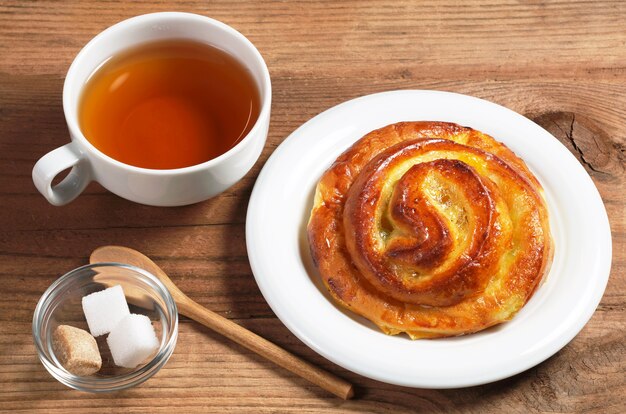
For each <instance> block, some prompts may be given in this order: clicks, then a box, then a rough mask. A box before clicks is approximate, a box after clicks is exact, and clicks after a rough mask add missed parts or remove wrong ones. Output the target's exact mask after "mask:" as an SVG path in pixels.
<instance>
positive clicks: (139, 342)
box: [107, 313, 159, 368]
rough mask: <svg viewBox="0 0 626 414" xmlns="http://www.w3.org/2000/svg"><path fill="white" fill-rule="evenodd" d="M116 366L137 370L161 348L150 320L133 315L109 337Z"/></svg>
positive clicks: (126, 318)
mask: <svg viewBox="0 0 626 414" xmlns="http://www.w3.org/2000/svg"><path fill="white" fill-rule="evenodd" d="M107 344H109V349H110V350H111V355H112V356H113V362H115V365H118V366H120V367H125V368H135V367H136V366H137V365H139V364H140V363H142V362H143V361H145V360H146V359H147V358H148V357H149V356H151V355H152V354H153V353H154V352H155V351H156V350H157V349H158V348H159V340H158V339H157V337H156V334H155V333H154V328H153V327H152V322H150V318H148V317H147V316H145V315H136V314H134V313H133V314H131V315H128V316H126V317H125V318H124V319H122V320H121V321H120V322H119V323H118V324H117V326H116V327H115V328H113V330H112V331H111V333H110V334H109V336H108V337H107Z"/></svg>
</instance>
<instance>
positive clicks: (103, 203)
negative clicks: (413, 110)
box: [0, 0, 626, 413]
mask: <svg viewBox="0 0 626 414" xmlns="http://www.w3.org/2000/svg"><path fill="white" fill-rule="evenodd" d="M153 3H156V2H129V1H102V2H93V3H91V2H79V1H64V2H21V1H0V154H1V157H2V162H1V163H0V229H1V230H0V274H1V277H2V282H1V286H2V287H1V292H2V296H1V297H0V410H23V411H29V412H30V411H34V410H42V411H46V412H58V413H65V412H70V411H72V410H76V411H78V412H91V411H110V410H112V409H115V411H118V412H121V411H132V412H140V411H146V412H172V411H173V410H177V411H178V412H192V411H198V412H263V413H269V412H292V411H303V412H311V413H320V412H390V413H399V412H446V413H454V412H469V413H486V412H507V413H526V412H531V411H544V412H597V413H609V412H615V413H618V412H625V411H626V406H625V405H624V404H625V403H624V401H625V399H626V380H625V375H626V374H625V371H626V357H625V354H626V352H625V351H626V350H625V345H624V344H625V343H626V335H625V331H626V314H625V312H624V305H625V304H626V294H625V292H626V271H625V270H626V251H625V246H626V237H625V232H626V210H625V207H624V206H625V201H626V197H625V195H624V192H625V190H626V186H625V182H626V179H625V171H624V169H625V163H624V159H625V155H626V154H625V151H626V147H625V142H626V23H625V22H626V3H625V2H622V1H606V2H597V3H591V2H576V1H574V2H572V1H561V2H549V3H548V2H546V3H544V2H540V1H533V2H524V1H520V2H517V1H509V2H506V3H502V4H501V3H499V2H497V1H494V0H492V1H487V2H471V4H466V5H457V4H456V3H460V2H456V1H449V2H447V3H444V2H439V1H429V2H421V3H420V2H411V1H389V2H382V1H381V2H336V1H329V2H306V3H301V4H296V3H288V2H275V1H258V0H257V1H253V2H230V1H219V2H204V1H186V2H179V4H172V3H173V2H169V3H170V4H165V3H158V4H153ZM172 9H174V10H180V11H190V12H196V13H199V14H203V15H207V16H211V17H214V18H216V19H219V20H221V21H224V22H226V23H228V24H230V25H232V26H233V27H235V28H236V29H238V30H239V31H241V32H242V33H243V34H245V35H246V36H248V37H249V38H250V40H252V42H254V43H255V44H256V46H257V47H258V48H259V50H260V51H261V53H262V54H263V56H264V57H265V59H266V61H267V64H268V66H269V68H270V72H271V76H272V82H273V88H274V102H273V108H272V119H271V127H270V135H269V139H268V143H267V146H266V148H265V150H264V152H263V154H262V156H261V159H260V160H259V162H258V163H257V164H256V165H255V167H254V168H253V170H252V171H251V172H250V173H249V174H248V175H247V176H246V177H245V178H244V179H243V180H242V181H241V182H240V183H239V184H237V185H236V186H235V187H233V188H232V189H230V190H228V191H226V192H225V193H224V194H222V195H220V196H219V197H216V198H214V199H212V200H209V201H206V202H204V203H199V204H196V205H192V206H188V207H181V208H154V207H147V206H142V205H138V204H133V203H131V202H128V201H126V200H123V199H120V198H118V197H116V196H114V195H112V194H111V193H109V192H107V191H106V190H104V189H103V188H102V187H100V186H99V185H98V184H91V185H90V186H89V187H88V189H87V190H86V192H85V194H83V195H81V196H80V197H79V198H78V199H77V200H76V201H74V202H73V203H71V204H69V205H67V206H64V207H53V206H51V205H49V204H48V203H47V202H46V201H45V200H44V198H43V197H42V196H41V195H40V194H39V193H37V191H36V190H35V187H34V185H33V183H32V181H31V169H32V166H33V164H34V163H35V161H36V160H37V159H38V158H39V157H41V156H42V155H43V154H45V153H46V152H48V151H50V150H52V149H53V148H55V147H57V146H60V145H63V144H64V143H66V142H67V141H68V133H67V130H66V126H65V121H64V117H63V111H62V106H61V90H62V85H63V78H64V76H65V73H66V71H67V68H68V66H69V64H70V63H71V61H72V59H73V58H74V56H75V55H76V53H77V52H78V51H79V50H80V48H81V47H82V46H83V45H84V44H85V43H86V42H87V41H88V40H89V39H90V38H91V37H93V36H94V35H95V34H97V33H98V32H100V31H101V30H103V29H105V28H106V27H107V26H110V25H112V24H113V23H115V22H118V21H120V20H123V19H125V18H128V17H131V16H134V15H138V14H143V13H148V12H154V11H163V10H172ZM401 88H418V89H440V90H447V91H455V92H460V93H466V94H470V95H474V96H478V97H481V98H485V99H488V100H491V101H494V102H497V103H499V104H502V105H505V106H508V107H509V108H512V109H513V110H515V111H518V112H520V113H522V114H525V115H526V116H528V117H530V118H531V119H533V120H535V121H536V122H537V123H539V124H541V125H542V126H544V127H545V128H546V129H548V130H549V131H550V132H552V133H553V134H554V135H555V136H556V137H557V138H559V140H561V142H563V144H564V145H565V146H566V147H567V148H568V149H570V150H571V151H572V152H573V153H574V155H575V156H576V157H577V158H578V159H579V161H580V162H581V163H582V164H583V165H584V166H585V168H586V169H587V171H588V172H589V174H590V175H591V177H592V178H593V180H594V182H595V183H596V185H597V186H598V189H599V190H600V193H601V195H602V197H603V199H604V202H605V205H606V208H607V210H608V213H609V218H610V221H611V228H612V231H613V267H612V273H611V278H610V280H609V284H608V287H607V290H606V293H605V295H604V298H603V299H602V302H601V304H600V306H599V308H598V310H597V311H596V313H595V314H594V316H593V318H592V319H591V321H590V322H589V324H588V325H587V326H586V327H585V328H584V329H583V330H582V332H581V333H580V334H579V335H578V336H577V337H576V338H575V339H574V340H573V341H572V342H571V343H570V344H569V345H567V346H566V347H565V348H564V349H563V350H562V351H560V352H559V353H557V354H556V355H555V356H553V357H552V358H550V359H548V360H547V361H546V362H544V363H542V364H540V365H539V366H538V367H535V368H533V369H530V370H528V371H526V372H524V373H521V374H519V375H516V376H514V377H512V378H509V379H506V380H503V381H500V382H497V383H494V384H489V385H484V386H479V387H473V388H466V389H457V390H442V391H439V390H424V389H411V388H403V387H397V386H392V385H387V384H383V383H380V382H377V381H373V380H369V379H367V378H363V377H361V376H358V375H356V374H353V373H350V372H347V371H346V370H344V369H342V368H340V367H338V366H336V365H334V364H332V363H330V362H328V361H326V360H324V359H323V358H322V357H320V356H319V355H317V354H316V353H315V352H313V351H312V350H310V349H309V348H307V347H306V346H305V345H304V344H302V343H301V342H300V341H299V340H298V339H296V338H295V337H294V336H293V335H292V334H291V333H290V332H289V331H288V330H287V328H285V326H283V325H282V323H281V322H280V321H279V320H278V319H277V318H276V317H275V316H274V314H273V313H272V311H271V310H270V308H269V306H268V305H267V303H266V302H265V301H264V299H263V297H262V296H261V293H260V292H259V289H258V288H257V285H256V283H255V281H254V278H253V276H252V273H251V270H250V266H249V264H248V259H247V256H246V248H245V243H244V227H245V213H246V207H247V203H248V198H249V196H250V191H251V190H252V187H253V185H254V181H255V178H256V177H257V175H258V173H259V170H260V169H261V167H262V166H263V164H264V162H265V161H266V160H267V158H268V156H269V155H270V154H271V153H272V151H274V149H275V148H276V147H277V145H279V144H280V143H281V142H282V141H283V140H284V139H285V138H286V137H287V136H288V135H289V133H291V132H292V131H293V130H294V129H295V128H296V127H298V126H299V125H300V124H302V123H303V122H305V121H306V120H308V119H309V118H311V117H312V116H314V115H316V114H317V113H319V112H321V111H323V110H324V109H326V108H329V107H331V106H333V105H336V104H338V103H340V102H342V101H345V100H347V99H351V98H354V97H357V96H360V95H364V94H369V93H373V92H379V91H384V90H390V89H401ZM104 244H121V245H126V246H130V247H133V248H136V249H138V250H140V251H142V252H144V253H146V254H148V255H149V256H151V257H152V258H153V259H154V260H155V261H156V262H157V263H158V264H160V265H161V266H162V267H163V268H164V269H165V270H166V271H167V272H168V273H169V274H170V275H171V276H172V278H173V279H174V281H175V282H177V283H178V284H179V286H180V287H181V288H182V290H183V291H185V292H187V293H188V294H189V296H191V297H192V298H193V299H195V300H196V301H198V302H199V303H201V304H203V305H204V306H206V307H208V308H210V309H212V310H214V311H216V312H218V313H220V314H222V315H224V316H226V317H228V318H231V319H232V320H234V321H236V322H237V323H240V324H241V325H243V326H245V327H247V328H249V329H250V330H252V331H254V332H256V333H258V334H260V335H262V336H264V337H266V338H268V339H270V340H272V341H274V342H275V343H277V344H279V345H281V346H283V347H285V348H286V349H288V350H290V351H292V352H293V353H295V354H297V355H300V356H302V357H303V358H305V359H307V360H309V361H311V362H313V363H315V364H318V365H320V366H322V367H324V368H326V369H328V370H330V371H332V372H334V373H336V374H337V375H339V376H342V377H344V378H346V379H349V380H351V381H353V382H354V383H355V384H356V385H357V387H358V390H357V395H356V398H355V399H354V400H351V401H342V400H339V399H337V398H334V397H332V396H331V395H329V394H327V393H326V392H324V391H322V390H320V389H319V388H317V387H315V386H312V385H311V384H309V383H308V382H306V381H304V380H302V379H300V378H298V377H296V376H294V375H292V374H291V373H289V372H287V371H285V370H283V369H280V368H277V367H276V366H274V365H273V364H271V363H269V362H267V361H265V360H263V359H261V358H259V357H257V356H256V355H254V354H251V353H250V352H249V351H247V350H245V349H243V348H242V347H240V346H237V345H234V344H233V343H231V342H229V341H228V340H225V339H223V338H221V337H219V336H218V335H216V334H214V333H212V332H210V331H209V330H207V329H204V328H202V327H200V326H199V325H198V324H196V323H194V322H192V321H189V320H187V319H185V318H181V324H180V335H179V341H178V346H177V348H176V351H175V353H174V355H173V357H172V359H171V360H170V362H169V363H168V365H167V366H166V367H165V368H164V369H163V370H162V371H161V372H159V373H158V374H157V375H156V376H155V377H154V378H152V379H151V380H149V381H148V382H147V383H145V384H143V385H142V386H140V387H137V388H135V389H132V390H127V391H124V392H118V393H114V394H107V395H95V394H87V393H82V392H78V391H73V390H70V389H68V388H66V387H64V386H63V385H61V384H60V383H58V382H56V381H55V380H54V379H52V377H51V376H50V375H49V374H48V373H47V372H46V371H45V369H44V368H43V366H42V365H41V364H40V362H39V360H38V359H37V356H36V354H35V349H34V346H33V342H32V338H31V318H32V315H33V310H34V308H35V304H36V302H37V300H38V299H39V297H40V295H41V294H42V293H43V291H44V290H45V289H46V288H47V287H48V285H50V283H51V282H52V281H53V280H55V278H57V277H58V276H59V275H61V274H63V273H64V272H66V271H68V270H70V269H73V268H75V267H77V266H80V265H82V264H85V263H86V262H87V258H88V256H89V253H90V252H91V251H92V250H93V249H94V248H96V247H98V246H100V245H104ZM591 259H592V258H590V260H591Z"/></svg>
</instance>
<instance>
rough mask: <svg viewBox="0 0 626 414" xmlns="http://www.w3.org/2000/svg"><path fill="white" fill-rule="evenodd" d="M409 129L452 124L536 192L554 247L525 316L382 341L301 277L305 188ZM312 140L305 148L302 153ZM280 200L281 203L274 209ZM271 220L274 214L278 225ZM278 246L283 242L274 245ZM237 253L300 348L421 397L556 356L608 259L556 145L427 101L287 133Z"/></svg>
mask: <svg viewBox="0 0 626 414" xmlns="http://www.w3.org/2000/svg"><path fill="white" fill-rule="evenodd" d="M411 114H416V115H415V116H413V117H411ZM420 114H421V115H420ZM418 120H428V121H448V122H456V123H459V124H461V125H466V126H470V127H472V128H475V129H478V130H480V131H482V132H485V133H487V134H489V135H492V136H493V137H495V138H496V139H497V140H498V141H501V142H504V143H505V144H506V145H507V146H509V148H511V149H512V150H513V151H514V152H515V153H516V154H518V155H519V156H520V157H521V158H522V159H524V161H525V162H526V163H527V164H528V165H529V167H530V168H531V170H532V171H533V172H534V173H535V175H536V176H537V178H538V179H539V181H540V182H541V184H542V185H543V187H544V190H545V193H546V198H547V200H548V206H549V210H550V221H551V228H552V232H553V238H554V240H555V255H554V261H553V264H552V268H551V270H550V272H549V274H548V275H547V277H545V278H544V280H545V282H544V283H542V286H540V287H539V288H538V289H537V291H536V292H535V294H534V295H533V297H532V298H531V299H530V300H529V302H528V303H527V304H526V305H525V307H524V308H522V310H521V311H520V312H519V313H518V314H517V315H516V316H515V317H514V318H513V319H512V320H511V321H509V322H506V323H504V324H501V325H498V326H497V327H495V328H490V329H488V330H486V331H482V332H478V333H475V334H471V335H466V336H461V337H455V338H444V339H435V340H417V341H411V340H409V339H408V338H407V337H405V336H404V335H399V336H393V337H392V336H387V335H384V334H383V333H382V332H380V330H378V329H377V328H375V327H373V325H372V324H371V323H369V322H368V321H365V320H364V319H363V318H360V317H358V316H355V315H353V314H351V313H350V312H349V311H346V310H343V309H340V308H339V307H338V306H337V305H336V304H335V303H334V301H332V300H331V299H330V296H329V295H328V293H327V292H326V291H325V287H324V286H323V285H320V284H321V281H320V280H319V275H317V274H311V273H315V269H312V268H311V264H310V258H308V257H307V256H308V244H307V246H305V247H303V242H302V236H303V228H305V227H306V221H307V220H308V215H309V213H310V209H311V207H312V205H311V204H310V203H311V200H312V188H313V189H314V187H315V185H317V182H318V181H319V178H320V176H321V174H322V173H323V171H325V170H326V169H327V168H328V167H329V166H330V164H331V163H332V162H333V161H334V160H335V158H336V157H337V156H338V155H339V154H341V153H342V152H343V151H344V150H345V149H347V148H348V147H349V146H350V145H352V143H354V142H355V141H356V140H357V139H359V138H361V137H362V136H363V135H364V134H365V133H367V132H369V131H371V130H373V129H376V128H379V127H382V126H385V125H388V124H391V123H394V122H399V121H418ZM520 137H521V138H520ZM311 140H313V141H314V144H315V145H313V146H311V145H310V143H311ZM307 144H308V145H307ZM306 168H310V170H315V171H310V170H309V171H307V170H306ZM309 172H310V173H309ZM299 179H302V180H304V181H305V182H304V184H301V183H300V182H298V181H297V180H299ZM311 185H312V186H313V187H312V188H311ZM565 200H567V201H568V202H567V203H565ZM281 201H286V203H283V204H285V205H284V206H283V205H282V204H281V203H280V202H281ZM572 202H574V203H573V204H572ZM286 204H295V207H293V208H287V206H286ZM566 207H567V208H566ZM270 209H274V210H275V209H280V211H279V213H280V214H279V213H272V212H271V211H272V210H270ZM294 214H295V216H294ZM303 226H304V227H303ZM283 233H285V234H283ZM284 235H286V236H288V237H283V238H282V239H281V238H280V237H281V236H284ZM294 237H296V238H295V239H294ZM294 244H296V245H297V246H294ZM246 245H247V250H248V258H249V261H250V265H251V268H252V272H253V274H254V277H255V279H256V282H257V284H258V286H259V288H260V290H261V293H262V294H263V296H264V298H265V300H266V301H267V303H268V304H269V305H270V307H271V308H272V310H273V311H274V313H275V314H276V315H277V316H278V318H279V319H280V320H281V321H282V322H283V324H285V326H286V327H287V328H288V329H289V330H290V331H291V332H292V333H293V334H294V335H296V336H297V337H298V338H299V339H300V340H301V341H302V342H304V343H305V344H306V345H307V346H309V347H310V348H312V349H313V350H314V351H316V352H317V353H318V354H320V355H322V356H324V357H325V358H327V359H329V360H330V361H332V362H334V363H336V364H338V365H340V366H342V367H344V368H346V369H348V370H350V371H353V372H355V373H358V374H360V375H363V376H366V377H369V378H372V379H375V380H379V381H383V382H387V383H391V384H396V385H402V386H409V387H421V388H460V387H467V386H474V385H480V384H485V383H489V382H493V381H497V380H500V379H504V378H507V377H510V376H512V375H515V374H517V373H520V372H522V371H525V370H527V369H529V368H531V367H533V366H535V365H537V364H539V363H541V362H542V361H544V360H546V359H547V358H549V357H550V356H552V355H554V354H555V353H556V352H558V351H559V350H560V349H561V348H562V347H564V346H565V345H566V344H567V343H568V342H570V341H571V340H572V339H573V338H574V337H575V336H576V335H577V334H578V333H579V332H580V330H581V329H582V328H583V327H584V326H585V324H586V323H587V322H588V320H589V319H590V318H591V316H592V314H593V313H594V311H595V309H596V307H597V306H598V304H599V302H600V300H601V298H602V295H603V293H604V290H605V288H606V284H607V282H608V277H609V273H610V267H611V257H612V254H611V250H612V244H611V232H610V226H609V222H608V216H607V214H606V210H605V208H604V204H603V202H602V199H601V197H600V194H599V193H598V191H597V189H596V187H595V185H594V184H593V181H592V180H591V177H589V175H588V174H587V172H586V171H585V170H584V168H583V167H582V165H580V163H579V162H578V161H577V160H576V158H575V157H574V156H573V155H572V154H571V153H570V152H569V150H567V148H565V147H564V146H563V145H562V144H561V143H560V142H559V141H558V140H557V139H556V138H555V137H553V136H552V135H551V134H550V133H549V132H547V131H546V130H544V129H543V128H541V127H540V126H539V125H537V124H535V123H534V122H532V121H531V120H529V119H527V118H525V117H524V116H522V115H520V114H518V113H516V112H514V111H512V110H510V109H508V108H505V107H503V106H501V105H498V104H495V103H492V102H489V101H486V100H483V99H480V98H475V97H471V96H467V95H462V94H457V93H453V92H443V91H429V90H397V91H388V92H380V93H376V94H372V95H366V96H362V97H359V98H355V99H352V100H349V101H346V102H343V103H341V104H339V105H336V106H334V107H332V108H330V109H327V110H326V111H324V112H322V113H320V114H318V115H317V116H315V117H313V118H311V119H310V120H309V121H307V122H305V123H304V124H303V125H301V126H300V127H299V128H297V129H296V130H295V131H294V132H293V133H291V135H289V137H287V138H286V139H285V140H284V141H283V142H282V143H281V144H280V145H279V146H278V148H277V149H276V150H275V151H274V153H273V154H272V155H271V156H270V157H269V159H268V161H267V162H266V164H265V166H264V167H263V169H262V171H261V173H260V174H259V177H258V178H257V181H256V183H255V186H254V189H253V191H252V194H251V196H250V202H249V205H248V212H247V217H246ZM294 251H295V254H286V255H285V253H294ZM582 253H585V255H584V256H583V255H582ZM585 257H588V258H592V259H593V260H584V258H585ZM584 275H586V276H584ZM572 286H573V287H572ZM565 304H567V308H566V307H565ZM320 321H321V322H320Z"/></svg>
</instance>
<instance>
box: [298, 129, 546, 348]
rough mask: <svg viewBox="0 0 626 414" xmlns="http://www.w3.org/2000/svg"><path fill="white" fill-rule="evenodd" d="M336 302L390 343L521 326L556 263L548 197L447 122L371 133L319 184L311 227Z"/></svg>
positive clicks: (517, 165) (487, 142) (488, 143)
mask: <svg viewBox="0 0 626 414" xmlns="http://www.w3.org/2000/svg"><path fill="white" fill-rule="evenodd" d="M308 237H309V243H310V248H311V253H312V256H313V260H314V262H315V264H316V266H317V268H318V270H319V273H320V274H321V277H322V279H323V281H324V284H325V285H326V287H327V288H328V291H329V292H330V294H331V295H332V297H333V298H334V299H335V300H336V301H337V302H338V303H339V304H340V305H342V306H343V307H345V308H347V309H349V310H351V311H353V312H355V313H357V314H359V315H362V316H364V317H365V318H367V319H369V320H371V321H372V322H374V323H375V324H376V325H378V326H379V327H380V329H381V330H382V331H383V332H385V333H386V334H390V335H395V334H398V333H401V332H406V333H407V334H408V335H409V336H410V337H411V338H413V339H417V338H436V337H446V336H456V335H463V334H468V333H472V332H476V331H480V330H482V329H485V328H487V327H489V326H493V325H496V324H499V323H501V322H504V321H507V320H509V319H511V318H512V317H513V316H514V315H515V314H516V313H517V312H518V311H519V310H520V309H521V308H522V306H524V304H526V302H527V301H528V300H529V299H530V297H531V296H532V294H533V292H534V291H535V289H536V288H537V286H538V285H539V283H540V282H541V280H542V278H543V277H544V274H546V273H547V270H548V268H549V265H550V262H551V260H552V250H553V248H552V238H551V235H550V227H549V221H548V210H547V206H546V202H545V199H544V197H543V190H542V188H541V185H540V184H539V182H538V181H537V179H536V178H535V177H534V176H533V174H532V173H531V172H530V171H529V169H528V167H526V164H524V162H523V161H522V160H521V159H520V158H518V157H517V156H516V155H515V154H514V153H513V152H512V151H511V150H509V149H508V148H507V147H506V146H505V145H504V144H502V143H500V142H498V141H496V140H495V139H493V138H492V137H490V136H489V135H486V134H483V133H481V132H479V131H476V130H473V129H471V128H467V127H462V126H459V125H456V124H452V123H445V122H401V123H397V124H393V125H389V126H386V127H384V128H381V129H378V130H375V131H372V132H370V133H369V134H367V135H365V136H364V137H363V138H361V139H360V140H359V141H357V142H356V143H355V144H354V145H352V147H350V148H349V149H348V150H347V151H345V152H344V153H343V154H342V155H341V156H339V158H337V160H336V161H335V163H334V164H333V165H332V166H331V167H330V168H329V169H328V170H327V171H326V172H325V173H324V175H323V176H322V177H321V179H320V181H319V183H318V185H317V189H316V194H315V201H314V206H313V210H312V212H311V218H310V220H309V224H308Z"/></svg>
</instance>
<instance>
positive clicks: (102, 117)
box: [78, 40, 260, 169]
mask: <svg viewBox="0 0 626 414" xmlns="http://www.w3.org/2000/svg"><path fill="white" fill-rule="evenodd" d="M259 106H260V98H259V92H258V90H257V87H256V84H255V82H254V79H252V75H251V74H250V73H249V72H248V71H247V69H246V68H245V67H244V66H243V65H242V64H241V63H239V61H237V60H236V59H235V58H234V57H232V56H231V55H229V54H228V53H226V52H224V51H222V50H220V49H217V48H215V47H212V46H209V45H205V44H202V43H199V42H193V41H189V40H167V41H159V42H153V43H147V44H144V45H141V46H138V47H135V48H132V49H128V50H126V51H124V52H122V53H120V54H118V55H116V56H113V57H112V58H111V59H109V60H108V61H106V62H105V63H104V64H103V65H102V66H101V67H100V68H98V69H97V70H96V71H95V72H94V73H93V74H92V76H91V77H90V78H89V80H88V81H87V83H86V85H85V87H84V90H83V93H82V97H81V102H80V106H79V113H78V117H79V124H80V128H81V130H82V132H83V134H84V135H85V137H86V138H87V139H88V140H89V141H90V142H91V143H92V144H93V145H94V146H95V147H96V148H98V149H99V150H100V151H102V152H103V153H105V154H106V155H108V156H110V157H112V158H114V159H116V160H118V161H121V162H123V163H126V164H130V165H134V166H137V167H143V168H151V169H173V168H182V167H189V166H192V165H196V164H200V163H203V162H205V161H208V160H210V159H212V158H215V157H218V156H219V155H221V154H223V153H225V152H226V151H228V150H229V149H231V148H232V147H233V146H234V145H235V144H236V143H237V142H238V141H240V140H241V139H242V138H243V137H245V136H246V134H247V133H248V132H249V131H250V129H251V128H252V127H253V125H254V123H255V122H256V119H257V117H258V115H259Z"/></svg>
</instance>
